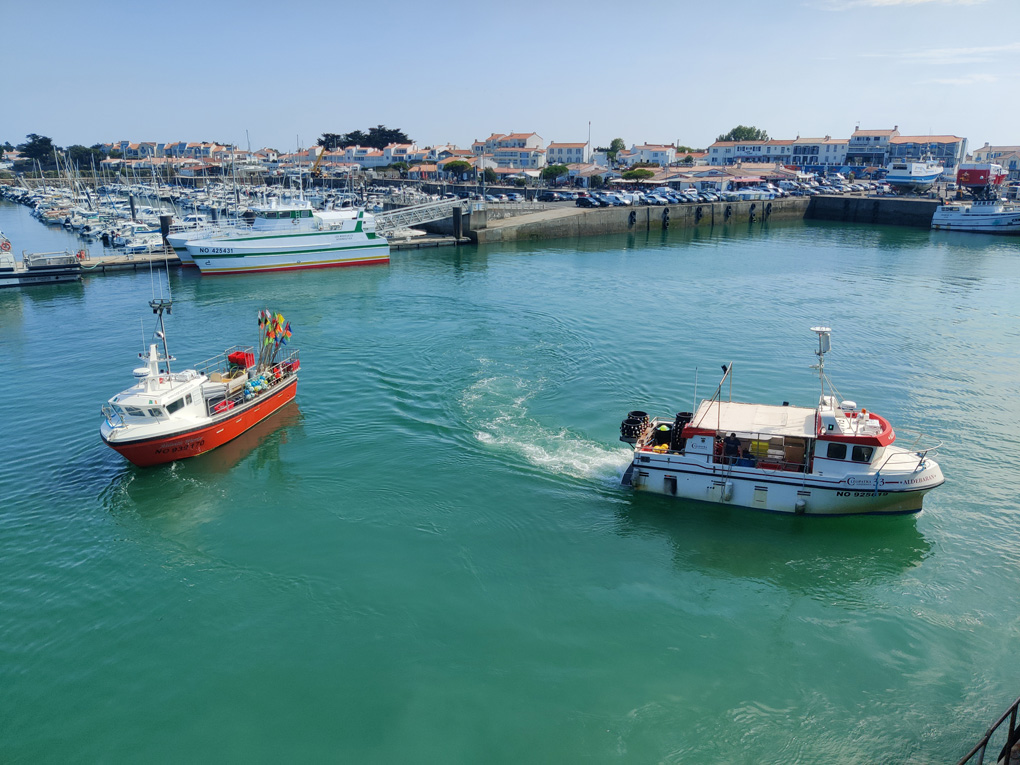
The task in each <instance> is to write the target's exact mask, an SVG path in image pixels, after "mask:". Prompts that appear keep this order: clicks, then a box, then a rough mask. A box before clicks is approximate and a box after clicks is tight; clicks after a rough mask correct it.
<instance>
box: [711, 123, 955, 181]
mask: <svg viewBox="0 0 1020 765" xmlns="http://www.w3.org/2000/svg"><path fill="white" fill-rule="evenodd" d="M708 155H709V163H710V164H713V165H732V164H737V163H740V162H780V163H782V164H784V165H792V166H794V167H798V168H801V169H804V170H806V171H809V172H826V171H830V170H834V169H837V168H843V167H852V166H859V167H885V166H886V165H887V164H889V162H891V161H893V160H905V159H921V158H923V157H928V156H931V157H932V158H934V159H937V160H939V161H940V162H941V163H942V165H943V166H944V167H945V168H946V169H947V170H952V169H953V168H955V167H956V166H957V165H958V164H960V163H961V162H963V161H965V160H966V158H967V139H966V138H961V137H960V136H955V135H926V136H905V135H900V132H899V126H898V125H897V126H894V127H893V128H892V129H888V130H887V129H881V130H862V129H860V128H857V129H856V130H855V131H854V132H853V134H852V135H851V136H850V137H849V138H833V137H832V136H829V135H827V136H825V137H823V138H802V137H801V136H797V137H796V138H794V139H769V140H765V141H716V142H715V143H713V144H712V145H711V146H709V147H708Z"/></svg>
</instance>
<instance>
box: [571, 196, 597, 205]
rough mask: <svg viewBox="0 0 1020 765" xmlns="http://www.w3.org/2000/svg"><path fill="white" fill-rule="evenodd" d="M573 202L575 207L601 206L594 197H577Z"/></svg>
mask: <svg viewBox="0 0 1020 765" xmlns="http://www.w3.org/2000/svg"><path fill="white" fill-rule="evenodd" d="M574 204H575V205H576V206H577V207H602V203H601V202H599V201H598V200H597V199H595V198H594V197H578V198H577V201H576V202H574Z"/></svg>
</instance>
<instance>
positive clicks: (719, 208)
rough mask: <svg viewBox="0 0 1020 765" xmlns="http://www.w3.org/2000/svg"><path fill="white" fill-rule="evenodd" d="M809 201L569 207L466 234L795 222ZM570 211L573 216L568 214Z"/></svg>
mask: <svg viewBox="0 0 1020 765" xmlns="http://www.w3.org/2000/svg"><path fill="white" fill-rule="evenodd" d="M808 203H809V200H808V199H806V198H803V197H795V198H789V199H772V200H760V201H753V202H752V201H746V202H705V203H703V204H693V203H689V204H677V205H665V206H642V207H599V208H595V209H575V208H568V210H569V212H567V211H564V214H561V215H558V216H556V215H552V216H546V215H543V214H538V215H529V216H522V217H521V218H511V219H508V220H505V221H499V222H498V223H497V224H489V225H486V226H482V225H479V223H480V221H479V220H478V219H477V218H476V217H475V216H472V218H473V219H472V220H471V222H470V229H469V230H467V231H466V232H465V233H466V234H467V235H468V236H469V237H471V238H472V239H474V240H475V241H477V242H478V243H479V244H488V243H491V242H509V241H518V240H530V239H560V238H568V237H577V236H599V235H602V234H625V233H627V232H629V231H655V230H663V229H667V228H693V227H696V226H721V225H723V224H734V223H750V222H755V221H762V220H766V219H768V220H777V219H786V220H791V219H792V220H798V219H802V218H803V217H804V214H805V211H806V209H807V206H808ZM571 213H572V214H571Z"/></svg>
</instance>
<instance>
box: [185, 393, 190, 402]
mask: <svg viewBox="0 0 1020 765" xmlns="http://www.w3.org/2000/svg"><path fill="white" fill-rule="evenodd" d="M184 403H185V404H190V403H191V394H190V393H189V394H188V395H187V396H185V397H184Z"/></svg>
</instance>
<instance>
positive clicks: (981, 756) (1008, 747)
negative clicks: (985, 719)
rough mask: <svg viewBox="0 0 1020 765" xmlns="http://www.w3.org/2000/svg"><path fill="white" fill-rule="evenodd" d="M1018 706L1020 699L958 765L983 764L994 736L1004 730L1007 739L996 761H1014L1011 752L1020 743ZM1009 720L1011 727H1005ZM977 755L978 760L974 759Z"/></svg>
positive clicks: (1019, 705)
mask: <svg viewBox="0 0 1020 765" xmlns="http://www.w3.org/2000/svg"><path fill="white" fill-rule="evenodd" d="M1018 708H1020V699H1017V700H1016V701H1014V702H1013V705H1012V706H1011V707H1010V708H1009V709H1007V710H1006V711H1005V712H1004V713H1003V715H1002V717H1000V718H999V719H998V720H996V721H995V723H994V724H993V725H992V727H990V728H989V729H988V730H987V731H986V732H985V735H984V736H983V737H982V738H981V740H980V741H979V742H978V743H977V745H976V746H975V747H974V748H973V749H971V750H970V751H969V752H968V753H967V754H966V755H964V757H963V758H962V759H961V760H960V761H959V762H957V764H956V765H968V764H969V763H972V762H973V763H974V765H983V763H984V761H985V750H986V749H987V748H988V745H989V744H990V743H991V741H992V738H993V737H996V735H997V734H1000V733H1001V732H1002V731H1005V733H1006V740H1005V743H1004V744H1003V746H1002V749H1001V750H999V756H998V757H996V758H995V762H996V763H1003V762H1007V761H1012V760H1011V757H1010V753H1011V751H1012V750H1013V748H1014V747H1016V746H1017V744H1018V743H1020V730H1018V729H1017V725H1016V723H1017V709H1018ZM1007 720H1009V727H1008V729H1004V728H1003V725H1004V723H1005V722H1006V721H1007ZM975 757H977V759H976V760H975V759H974V758H975Z"/></svg>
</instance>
